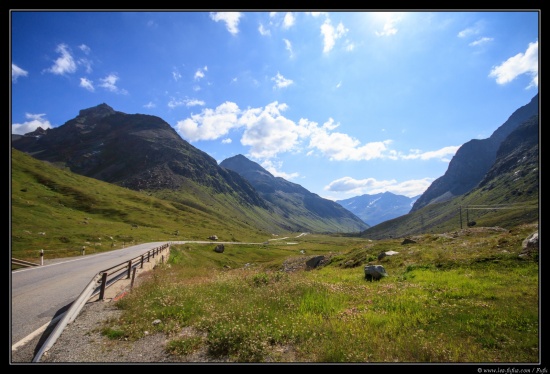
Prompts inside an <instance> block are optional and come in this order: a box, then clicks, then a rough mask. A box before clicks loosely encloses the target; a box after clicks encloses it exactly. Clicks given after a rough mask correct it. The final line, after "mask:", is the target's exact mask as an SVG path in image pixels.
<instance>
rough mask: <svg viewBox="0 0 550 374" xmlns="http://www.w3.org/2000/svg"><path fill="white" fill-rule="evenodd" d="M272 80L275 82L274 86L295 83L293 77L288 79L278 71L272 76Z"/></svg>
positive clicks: (279, 86) (281, 86)
mask: <svg viewBox="0 0 550 374" xmlns="http://www.w3.org/2000/svg"><path fill="white" fill-rule="evenodd" d="M271 80H272V81H274V82H275V86H274V88H285V87H288V86H290V85H291V84H293V83H294V81H293V80H292V79H286V78H285V77H283V76H282V75H281V73H279V72H277V75H276V76H274V77H272V78H271Z"/></svg>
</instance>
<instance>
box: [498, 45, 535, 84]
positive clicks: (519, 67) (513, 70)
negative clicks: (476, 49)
mask: <svg viewBox="0 0 550 374" xmlns="http://www.w3.org/2000/svg"><path fill="white" fill-rule="evenodd" d="M522 74H529V75H531V76H532V77H533V79H532V80H531V82H530V84H529V86H528V87H527V88H531V87H538V85H539V42H538V41H536V42H533V43H529V46H528V47H527V50H526V51H525V53H518V54H517V55H515V56H513V57H510V58H509V59H508V60H506V61H504V62H503V63H502V64H500V65H498V66H496V67H493V69H491V72H490V73H489V77H490V78H496V82H497V83H498V84H506V83H509V82H511V81H513V80H514V79H516V78H517V77H518V76H520V75H522Z"/></svg>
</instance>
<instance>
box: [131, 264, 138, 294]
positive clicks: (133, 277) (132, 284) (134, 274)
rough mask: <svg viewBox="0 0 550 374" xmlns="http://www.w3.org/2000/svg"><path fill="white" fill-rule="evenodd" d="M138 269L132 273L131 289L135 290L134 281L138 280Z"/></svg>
mask: <svg viewBox="0 0 550 374" xmlns="http://www.w3.org/2000/svg"><path fill="white" fill-rule="evenodd" d="M136 270H137V269H136V268H134V270H133V271H132V281H131V282H130V289H132V288H134V279H136Z"/></svg>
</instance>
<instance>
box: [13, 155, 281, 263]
mask: <svg viewBox="0 0 550 374" xmlns="http://www.w3.org/2000/svg"><path fill="white" fill-rule="evenodd" d="M11 176H12V178H11V212H10V216H11V217H10V218H11V255H12V256H13V257H15V258H18V259H22V260H28V261H33V262H36V261H37V260H39V251H40V249H44V257H45V258H56V257H70V256H76V255H79V254H80V253H81V252H80V251H81V248H82V246H85V247H86V253H87V254H91V253H94V252H96V251H97V252H101V251H107V250H112V249H116V248H121V247H122V246H123V245H128V244H129V243H143V242H150V241H169V240H205V239H207V238H208V237H209V236H210V235H217V236H218V238H219V240H223V241H242V240H248V241H265V240H266V239H267V238H270V237H271V235H272V232H271V231H269V230H268V229H269V228H273V225H271V226H269V220H268V218H269V217H267V214H266V213H265V212H262V211H260V212H259V213H258V212H257V211H255V210H252V209H249V210H247V209H246V208H242V211H241V212H237V211H235V210H233V209H232V208H231V204H230V203H228V201H227V199H230V197H227V196H221V197H217V198H216V199H214V200H212V199H207V200H204V196H200V195H201V194H204V193H205V191H203V190H201V188H199V187H197V186H188V187H189V189H191V190H192V191H194V192H193V193H184V192H182V193H181V194H180V196H181V199H180V200H179V201H169V200H163V199H160V198H158V197H155V196H152V195H151V194H150V193H143V192H136V191H133V190H129V189H126V188H121V187H118V186H115V185H112V184H108V183H105V182H101V181H98V180H96V179H92V178H86V177H83V176H79V175H76V174H74V173H71V172H70V171H66V170H61V169H59V168H56V167H53V166H50V165H48V164H47V163H44V162H42V161H39V160H36V159H34V158H33V157H30V156H29V155H26V154H24V153H22V152H19V151H17V150H12V160H11ZM166 193H168V192H166ZM224 199H225V201H224ZM203 201H207V202H206V203H204V202H203ZM250 217H257V218H258V222H259V223H260V225H259V226H260V227H262V225H263V228H258V226H255V225H254V220H253V219H252V218H250ZM266 217H267V218H266Z"/></svg>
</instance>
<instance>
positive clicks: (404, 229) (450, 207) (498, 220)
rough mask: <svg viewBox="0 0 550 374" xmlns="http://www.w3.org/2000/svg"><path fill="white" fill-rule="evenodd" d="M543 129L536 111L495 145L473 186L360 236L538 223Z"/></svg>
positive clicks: (409, 233)
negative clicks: (488, 163) (492, 157)
mask: <svg viewBox="0 0 550 374" xmlns="http://www.w3.org/2000/svg"><path fill="white" fill-rule="evenodd" d="M539 132H540V122H539V115H538V114H536V115H534V116H531V117H530V118H529V119H527V120H526V121H524V122H522V123H521V124H520V125H519V126H517V127H516V128H515V129H514V130H512V131H511V132H510V133H509V135H508V136H507V137H506V138H504V140H503V141H502V142H501V144H500V146H499V148H498V149H497V151H496V156H495V157H496V158H495V161H494V162H493V164H492V165H491V167H490V168H489V170H488V171H487V172H486V173H485V175H484V176H483V178H482V179H481V181H480V182H479V183H478V184H477V185H476V186H475V187H474V188H472V189H471V190H470V191H468V192H467V193H465V194H463V195H460V196H456V197H454V198H451V199H449V200H446V201H443V202H434V203H430V204H428V205H426V206H424V207H422V208H419V209H417V210H415V211H411V212H410V213H408V214H406V215H404V216H401V217H398V218H395V219H392V220H389V221H385V222H382V223H381V224H379V225H376V226H373V227H371V228H368V229H367V230H365V231H364V232H363V233H361V236H363V237H366V238H369V239H382V238H388V237H406V236H410V235H419V234H422V233H429V232H433V233H444V232H453V231H456V230H457V229H462V228H466V227H467V226H470V225H472V224H473V225H475V226H481V227H495V226H499V227H504V228H508V227H514V226H516V225H520V224H531V223H538V221H539V211H540V202H539V189H540V188H539V187H540V158H539V154H540V149H539V140H540V136H539ZM468 223H470V225H468Z"/></svg>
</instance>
